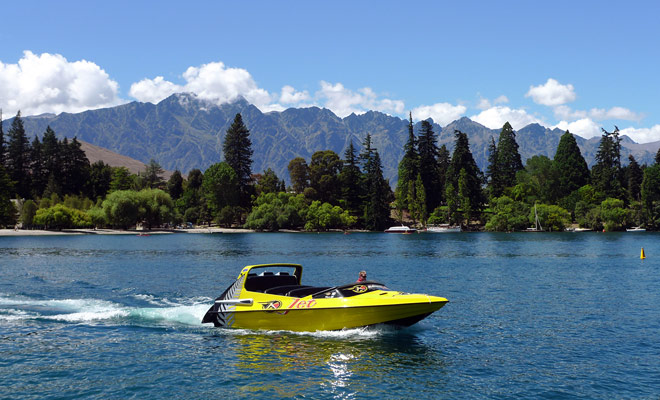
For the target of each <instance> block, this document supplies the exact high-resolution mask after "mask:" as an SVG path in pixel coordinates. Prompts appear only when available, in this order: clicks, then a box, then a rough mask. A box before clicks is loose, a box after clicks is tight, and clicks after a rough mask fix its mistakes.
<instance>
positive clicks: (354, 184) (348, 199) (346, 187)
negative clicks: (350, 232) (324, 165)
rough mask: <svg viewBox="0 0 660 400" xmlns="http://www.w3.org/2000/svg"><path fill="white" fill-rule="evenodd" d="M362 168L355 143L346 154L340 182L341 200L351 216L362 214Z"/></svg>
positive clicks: (351, 144)
mask: <svg viewBox="0 0 660 400" xmlns="http://www.w3.org/2000/svg"><path fill="white" fill-rule="evenodd" d="M361 173H362V172H361V171H360V166H359V164H358V158H357V154H356V152H355V147H354V146H353V141H351V143H350V145H349V146H348V148H347V149H346V151H345V152H344V166H343V167H342V169H341V172H340V173H339V182H340V183H341V198H342V200H343V205H342V206H343V208H344V209H345V210H347V211H348V212H349V213H350V214H351V215H353V216H357V215H359V213H360V205H361V203H362V202H361V201H360V197H361V196H362V188H361V186H360V175H361Z"/></svg>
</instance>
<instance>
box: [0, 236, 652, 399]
mask: <svg viewBox="0 0 660 400" xmlns="http://www.w3.org/2000/svg"><path fill="white" fill-rule="evenodd" d="M659 239H660V234H654V233H638V234H632V233H629V234H626V233H606V234H603V233H565V234H563V233H562V234H548V233H534V234H524V233H521V234H488V233H460V234H420V235H388V234H373V233H372V234H368V233H364V234H351V235H341V234H283V233H282V234H265V233H264V234H258V233H254V234H224V235H217V234H216V235H196V234H175V235H162V236H149V237H136V236H56V237H52V236H51V237H18V238H12V237H2V238H0V354H1V355H2V356H1V357H0V379H1V382H2V383H1V384H0V398H12V399H20V398H81V397H82V398H103V399H107V398H122V399H123V398H208V397H213V398H250V399H261V398H263V399H270V398H312V399H319V398H338V399H381V398H386V399H399V398H401V399H404V398H413V397H414V398H417V399H436V398H507V399H508V398H560V399H561V398H608V399H610V398H657V397H658V396H659V395H660V262H658V260H659V259H660V240H659ZM641 247H644V249H645V251H646V255H647V259H646V260H644V261H642V260H640V258H639V255H640V249H641ZM267 262H293V263H301V264H303V265H304V266H305V270H304V274H303V281H304V283H306V284H312V285H319V286H321V285H326V284H343V283H348V282H351V281H354V280H355V279H356V278H357V273H358V271H359V270H361V269H366V270H367V272H368V275H369V278H370V279H373V280H377V281H381V282H383V283H386V284H387V285H388V286H389V287H391V288H394V289H398V290H402V291H406V292H425V293H429V294H434V295H439V296H443V297H447V298H448V299H449V300H450V303H449V304H448V305H447V306H445V307H444V308H442V309H441V310H440V311H438V312H436V313H434V314H432V315H431V316H430V317H429V318H427V319H425V320H423V321H422V322H420V323H419V324H417V325H415V326H413V327H411V328H408V329H406V330H402V331H391V330H385V329H376V330H350V331H346V332H322V333H307V334H296V333H291V332H255V331H241V330H234V331H232V330H222V329H217V328H213V327H212V326H208V325H201V324H200V320H201V318H202V316H203V314H204V313H205V311H206V310H207V309H208V308H209V307H210V305H211V303H212V301H213V300H212V299H213V298H215V297H216V296H217V295H219V294H220V293H221V292H222V291H223V290H224V289H225V288H226V287H227V286H228V285H229V284H230V283H231V282H232V281H233V280H234V279H235V277H236V276H237V274H238V272H239V270H240V268H241V267H242V266H244V265H247V264H255V263H267Z"/></svg>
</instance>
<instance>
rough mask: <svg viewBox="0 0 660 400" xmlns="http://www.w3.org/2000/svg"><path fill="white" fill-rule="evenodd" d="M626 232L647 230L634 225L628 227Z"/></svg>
mask: <svg viewBox="0 0 660 400" xmlns="http://www.w3.org/2000/svg"><path fill="white" fill-rule="evenodd" d="M626 232H646V229H644V228H642V227H641V226H634V227H632V228H628V229H626Z"/></svg>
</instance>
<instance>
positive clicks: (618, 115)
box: [589, 107, 643, 121]
mask: <svg viewBox="0 0 660 400" xmlns="http://www.w3.org/2000/svg"><path fill="white" fill-rule="evenodd" d="M589 116H590V117H591V118H593V119H597V120H607V119H621V120H626V121H639V120H641V119H642V117H643V116H642V115H641V114H638V113H635V112H633V111H630V110H629V109H627V108H623V107H612V108H610V109H609V110H605V109H602V108H592V109H591V110H589Z"/></svg>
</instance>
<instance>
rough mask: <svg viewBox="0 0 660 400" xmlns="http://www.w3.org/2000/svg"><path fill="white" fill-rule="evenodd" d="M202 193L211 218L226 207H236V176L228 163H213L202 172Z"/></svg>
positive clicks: (237, 189) (238, 192)
mask: <svg viewBox="0 0 660 400" xmlns="http://www.w3.org/2000/svg"><path fill="white" fill-rule="evenodd" d="M202 192H203V195H204V198H205V199H206V204H207V206H208V209H209V211H210V212H211V215H213V216H215V215H217V214H218V213H219V212H220V210H222V209H223V208H224V207H226V206H236V205H238V200H239V198H240V188H239V184H238V176H237V175H236V172H235V171H234V169H233V168H232V167H231V166H230V165H229V163H226V162H220V163H215V164H213V165H211V166H210V167H209V168H208V169H207V170H206V171H205V172H204V180H203V182H202Z"/></svg>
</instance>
